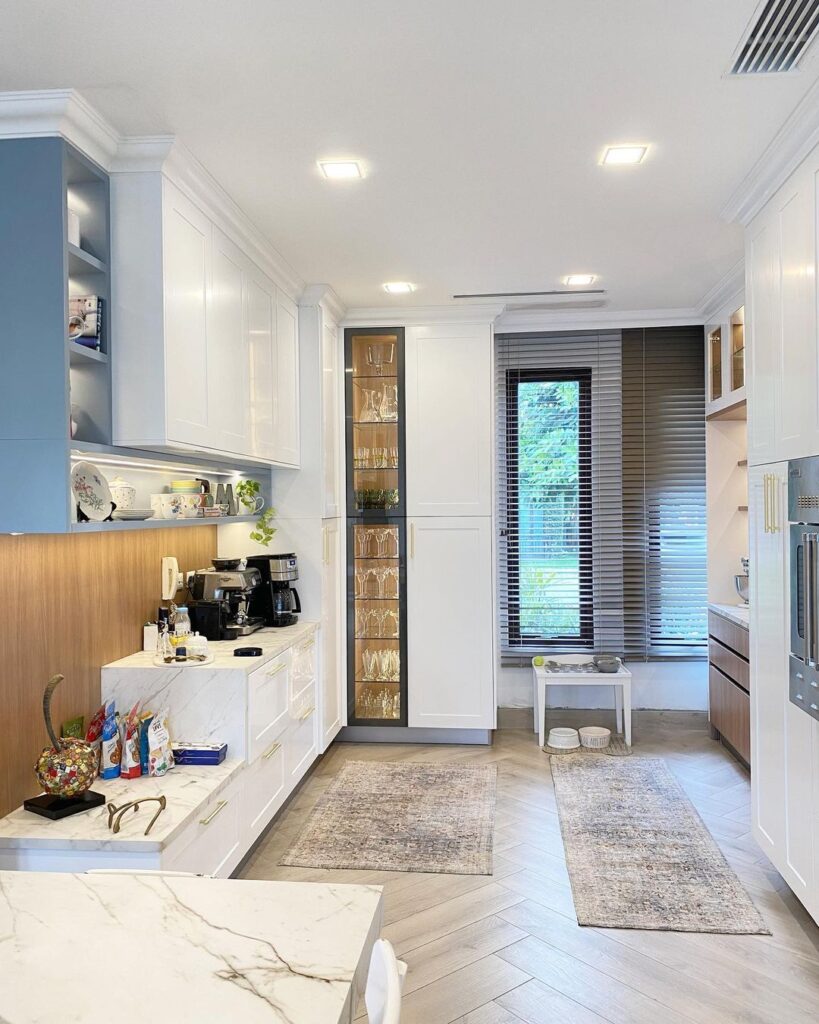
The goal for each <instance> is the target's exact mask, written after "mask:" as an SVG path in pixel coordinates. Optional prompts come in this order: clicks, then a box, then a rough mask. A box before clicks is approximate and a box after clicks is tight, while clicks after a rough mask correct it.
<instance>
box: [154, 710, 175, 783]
mask: <svg viewBox="0 0 819 1024" xmlns="http://www.w3.org/2000/svg"><path fill="white" fill-rule="evenodd" d="M173 766H174V760H173V751H172V750H171V734H170V731H169V730H168V709H167V708H164V709H163V710H162V711H160V712H159V714H158V715H157V716H156V717H155V718H154V719H153V721H152V722H151V724H150V725H149V726H148V774H149V775H164V774H165V773H166V772H168V771H170V770H171V768H173Z"/></svg>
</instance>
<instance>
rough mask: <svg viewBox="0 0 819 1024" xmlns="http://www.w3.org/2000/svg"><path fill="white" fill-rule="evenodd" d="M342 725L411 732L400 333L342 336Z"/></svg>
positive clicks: (353, 330)
mask: <svg viewBox="0 0 819 1024" xmlns="http://www.w3.org/2000/svg"><path fill="white" fill-rule="evenodd" d="M344 356H345V371H346V373H345V381H346V467H347V652H348V665H347V671H348V676H347V678H348V690H347V693H348V698H347V699H348V711H347V722H348V725H378V726H385V725H404V726H405V725H406V724H407V602H406V537H407V530H406V490H405V486H406V470H405V428H406V423H405V417H404V331H403V328H394V329H392V328H390V329H388V328H383V327H378V328H360V329H356V328H350V329H347V330H346V331H345V335H344Z"/></svg>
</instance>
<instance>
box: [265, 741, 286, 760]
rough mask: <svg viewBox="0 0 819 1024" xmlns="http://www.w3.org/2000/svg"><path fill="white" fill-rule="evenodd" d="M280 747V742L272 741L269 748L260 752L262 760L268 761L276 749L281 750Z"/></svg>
mask: <svg viewBox="0 0 819 1024" xmlns="http://www.w3.org/2000/svg"><path fill="white" fill-rule="evenodd" d="M281 748H282V745H281V743H274V744H273V746H272V747H271V748H270V750H266V751H265V752H264V753H263V754H262V760H263V761H269V760H270V758H271V757H272V756H273V755H274V754H275V753H276V751H277V750H281Z"/></svg>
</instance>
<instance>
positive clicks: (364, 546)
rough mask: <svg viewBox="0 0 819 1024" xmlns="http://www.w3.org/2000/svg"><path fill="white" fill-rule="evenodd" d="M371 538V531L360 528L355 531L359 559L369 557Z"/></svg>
mask: <svg viewBox="0 0 819 1024" xmlns="http://www.w3.org/2000/svg"><path fill="white" fill-rule="evenodd" d="M371 537H372V533H371V531H370V530H367V529H364V528H363V527H359V528H358V529H357V530H356V531H355V548H356V555H357V556H358V558H366V557H367V556H368V554H369V551H370V539H371Z"/></svg>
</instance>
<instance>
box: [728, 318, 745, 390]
mask: <svg viewBox="0 0 819 1024" xmlns="http://www.w3.org/2000/svg"><path fill="white" fill-rule="evenodd" d="M744 386H745V307H744V306H740V307H739V309H738V310H737V311H736V312H735V313H732V314H731V390H732V391H737V390H738V389H739V388H741V387H744Z"/></svg>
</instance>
